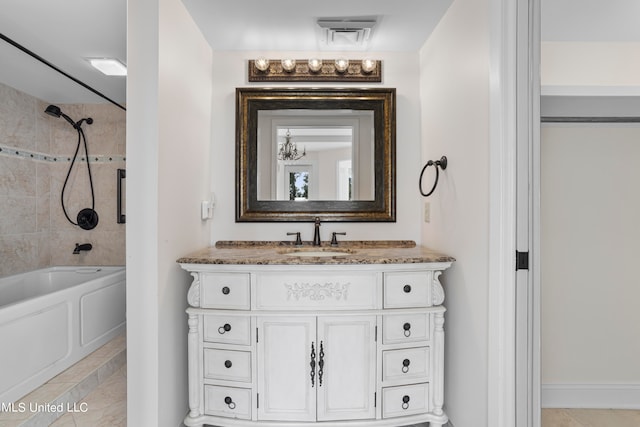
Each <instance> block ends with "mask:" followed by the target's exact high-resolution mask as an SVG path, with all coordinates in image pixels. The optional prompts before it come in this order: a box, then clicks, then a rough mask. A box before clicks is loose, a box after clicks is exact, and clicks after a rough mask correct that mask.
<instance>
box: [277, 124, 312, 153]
mask: <svg viewBox="0 0 640 427" xmlns="http://www.w3.org/2000/svg"><path fill="white" fill-rule="evenodd" d="M306 155H307V149H306V148H304V149H303V151H302V154H298V147H296V144H295V142H292V141H291V132H289V129H287V134H286V135H285V137H284V143H283V144H282V145H280V149H279V150H278V160H300V159H301V158H303V157H304V156H306Z"/></svg>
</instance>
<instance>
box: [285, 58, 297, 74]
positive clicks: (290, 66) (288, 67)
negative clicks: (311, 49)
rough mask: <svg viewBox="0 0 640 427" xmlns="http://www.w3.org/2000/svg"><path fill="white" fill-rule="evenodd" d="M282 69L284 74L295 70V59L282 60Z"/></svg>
mask: <svg viewBox="0 0 640 427" xmlns="http://www.w3.org/2000/svg"><path fill="white" fill-rule="evenodd" d="M282 68H284V70H285V71H286V72H289V73H290V72H291V71H293V70H295V69H296V60H295V59H283V60H282Z"/></svg>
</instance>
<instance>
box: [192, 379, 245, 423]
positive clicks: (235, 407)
mask: <svg viewBox="0 0 640 427" xmlns="http://www.w3.org/2000/svg"><path fill="white" fill-rule="evenodd" d="M204 413H205V414H207V415H218V416H222V417H230V418H241V419H245V420H248V419H251V389H250V388H236V387H222V386H217V385H205V386H204Z"/></svg>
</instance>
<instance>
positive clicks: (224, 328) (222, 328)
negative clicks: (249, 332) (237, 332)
mask: <svg viewBox="0 0 640 427" xmlns="http://www.w3.org/2000/svg"><path fill="white" fill-rule="evenodd" d="M230 330H231V325H230V324H228V323H225V324H224V326H220V327H219V328H218V333H219V334H220V335H223V334H224V333H225V332H229V331H230Z"/></svg>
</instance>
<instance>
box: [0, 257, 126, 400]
mask: <svg viewBox="0 0 640 427" xmlns="http://www.w3.org/2000/svg"><path fill="white" fill-rule="evenodd" d="M125 284H126V279H125V268H124V267H52V268H46V269H42V270H35V271H31V272H27V273H22V274H16V275H14V276H9V277H5V278H1V279H0V403H10V402H14V401H16V400H18V399H19V398H21V397H22V396H24V395H25V394H27V393H29V392H31V391H32V390H34V389H35V388H37V387H39V386H40V385H42V384H44V383H45V382H46V381H48V380H49V379H51V378H53V377H54V376H56V375H57V374H59V373H60V372H62V371H63V370H65V369H67V368H68V367H69V366H71V365H73V364H74V363H76V362H77V361H79V360H80V359H82V358H83V357H85V356H86V355H88V354H89V353H91V352H92V351H94V350H96V349H97V348H98V347H100V346H101V345H103V344H105V343H106V342H108V341H109V340H111V339H112V338H113V337H115V336H116V335H118V334H120V333H122V332H123V331H124V328H125Z"/></svg>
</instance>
